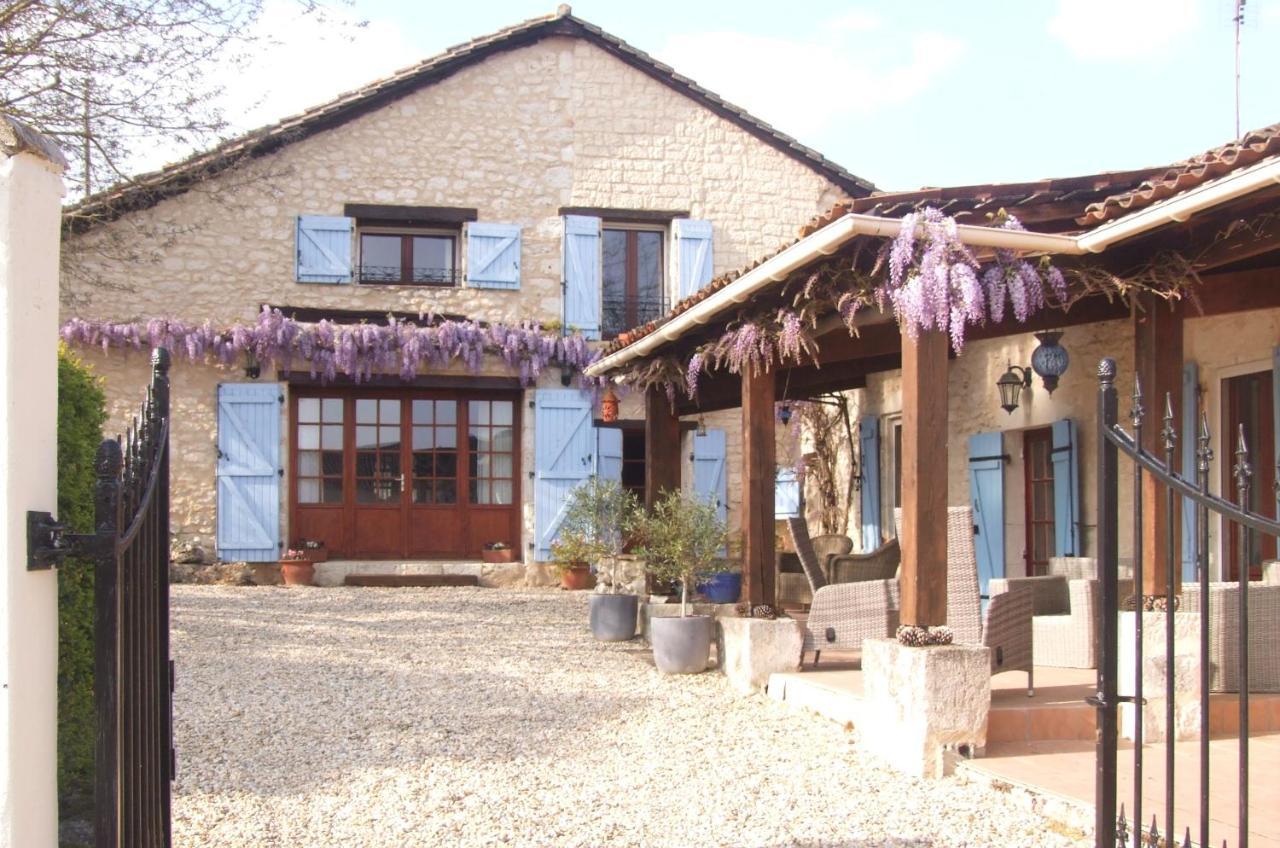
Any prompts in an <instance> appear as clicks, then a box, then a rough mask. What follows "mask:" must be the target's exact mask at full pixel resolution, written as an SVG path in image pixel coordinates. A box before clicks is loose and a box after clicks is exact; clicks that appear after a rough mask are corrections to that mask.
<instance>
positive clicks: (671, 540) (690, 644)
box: [638, 492, 730, 674]
mask: <svg viewBox="0 0 1280 848" xmlns="http://www.w3.org/2000/svg"><path fill="white" fill-rule="evenodd" d="M639 537H640V547H639V551H638V553H639V554H640V555H641V556H642V557H644V558H645V560H646V562H647V565H648V568H649V571H650V573H651V574H653V576H654V577H655V578H657V579H659V580H669V581H672V582H674V583H676V584H677V585H678V586H679V587H680V616H679V617H678V618H676V617H661V616H655V617H654V618H653V619H651V620H650V622H649V625H650V640H651V641H652V642H653V661H654V664H655V665H657V667H658V670H659V671H663V672H666V673H668V674H696V673H698V672H702V671H706V669H707V664H708V663H709V662H710V660H711V638H712V635H713V633H714V630H715V622H714V621H712V619H711V616H709V615H689V614H688V612H689V594H690V592H691V591H692V590H693V588H694V583H695V581H696V580H697V579H698V577H699V576H700V575H706V574H717V573H719V572H721V571H725V570H727V569H728V568H729V565H730V564H729V561H728V560H725V559H721V558H720V549H721V548H722V547H724V545H725V541H726V533H725V526H724V522H723V521H721V520H720V516H719V515H718V514H717V512H716V507H715V504H713V503H710V502H708V501H705V500H703V499H702V498H698V497H693V496H690V495H686V494H684V493H683V492H667V493H666V494H665V495H663V496H662V498H661V499H660V500H659V501H658V502H657V503H656V504H655V505H654V507H653V510H652V512H650V513H649V514H648V515H647V516H645V517H644V518H643V519H642V520H641V522H640V525H639Z"/></svg>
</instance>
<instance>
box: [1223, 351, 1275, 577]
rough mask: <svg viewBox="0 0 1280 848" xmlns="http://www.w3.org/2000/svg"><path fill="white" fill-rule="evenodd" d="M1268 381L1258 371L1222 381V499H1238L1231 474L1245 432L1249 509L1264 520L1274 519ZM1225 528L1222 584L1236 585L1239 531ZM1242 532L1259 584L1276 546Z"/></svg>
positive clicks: (1265, 373)
mask: <svg viewBox="0 0 1280 848" xmlns="http://www.w3.org/2000/svg"><path fill="white" fill-rule="evenodd" d="M1271 379H1272V378H1271V372H1270V371H1259V372H1257V373H1254V374H1242V375H1240V376H1239V377H1229V378H1227V379H1225V380H1223V381H1222V417H1223V422H1222V424H1223V428H1222V434H1223V436H1222V444H1223V449H1222V450H1223V453H1224V454H1226V456H1225V457H1224V459H1225V460H1226V461H1225V462H1220V463H1219V465H1220V466H1221V467H1222V494H1223V497H1226V498H1228V499H1230V500H1232V501H1235V499H1236V483H1235V478H1234V477H1233V476H1232V474H1231V470H1232V468H1233V466H1234V465H1235V451H1236V444H1237V442H1238V441H1239V438H1240V431H1241V429H1242V428H1243V430H1244V438H1245V443H1246V444H1248V446H1249V463H1250V464H1251V465H1252V466H1253V480H1252V483H1251V485H1250V490H1249V504H1248V508H1249V509H1250V510H1252V511H1253V512H1260V513H1262V514H1263V515H1273V514H1275V482H1276V446H1275V429H1274V422H1275V413H1274V412H1273V407H1272V405H1271V402H1272V388H1271ZM1224 523H1226V524H1227V526H1228V530H1227V550H1226V558H1225V560H1226V563H1227V574H1226V579H1228V580H1238V579H1240V541H1241V537H1240V527H1239V526H1238V525H1236V524H1232V523H1231V522H1224ZM1246 532H1248V533H1249V534H1250V535H1251V536H1252V537H1253V538H1252V545H1251V546H1250V547H1251V549H1252V551H1253V556H1252V558H1251V559H1250V562H1249V579H1251V580H1261V579H1262V563H1263V561H1264V560H1269V559H1275V558H1276V540H1275V539H1274V538H1273V537H1271V536H1267V535H1265V534H1261V533H1259V532H1258V531H1257V530H1248V531H1246Z"/></svg>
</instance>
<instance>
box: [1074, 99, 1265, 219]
mask: <svg viewBox="0 0 1280 848" xmlns="http://www.w3.org/2000/svg"><path fill="white" fill-rule="evenodd" d="M1278 154H1280V124H1272V125H1271V126H1268V127H1263V128H1261V129H1257V130H1251V131H1250V132H1247V133H1245V134H1244V135H1243V136H1242V137H1240V138H1238V139H1236V140H1235V141H1232V142H1229V143H1228V144H1224V145H1222V146H1221V147H1215V148H1213V149H1212V150H1207V151H1205V152H1204V153H1201V154H1200V155H1198V156H1192V157H1191V158H1190V159H1186V160H1184V161H1182V162H1178V163H1177V164H1175V165H1171V166H1169V167H1167V168H1162V169H1160V170H1159V171H1158V172H1157V173H1156V174H1155V175H1153V176H1152V177H1151V178H1150V179H1147V180H1144V181H1143V182H1142V184H1141V185H1139V186H1137V187H1136V188H1133V189H1130V190H1128V191H1123V192H1120V193H1118V194H1112V195H1110V196H1108V197H1106V198H1105V199H1103V200H1101V201H1099V202H1097V203H1093V204H1091V205H1090V206H1089V207H1088V209H1086V210H1085V214H1084V215H1082V216H1081V217H1080V218H1079V223H1081V224H1085V225H1090V226H1092V225H1095V224H1100V223H1102V222H1103V221H1107V220H1110V219H1112V218H1118V217H1120V216H1121V215H1125V214H1127V213H1129V212H1135V211H1137V210H1138V209H1142V208H1143V207H1146V206H1150V205H1152V204H1153V203H1157V202H1159V201H1161V200H1165V199H1167V198H1170V197H1172V196H1173V195H1175V194H1180V193H1181V192H1184V191H1187V190H1188V189H1192V188H1195V187H1196V186H1198V185H1201V184H1203V183H1206V182H1208V181H1209V180H1212V179H1216V178H1218V177H1221V176H1224V175H1226V174H1229V173H1231V172H1232V171H1236V170H1239V169H1241V168H1247V167H1248V166H1250V165H1252V164H1254V163H1256V162H1259V161H1261V160H1263V159H1266V158H1268V157H1270V156H1275V155H1278Z"/></svg>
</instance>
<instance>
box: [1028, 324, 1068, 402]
mask: <svg viewBox="0 0 1280 848" xmlns="http://www.w3.org/2000/svg"><path fill="white" fill-rule="evenodd" d="M1061 338H1062V331H1061V330H1046V331H1045V332H1042V333H1036V341H1038V342H1040V344H1039V345H1038V346H1037V347H1036V349H1035V350H1034V351H1033V352H1032V354H1031V368H1032V369H1033V370H1034V371H1035V372H1036V373H1037V374H1039V375H1040V379H1041V380H1043V381H1044V387H1045V389H1047V390H1048V392H1049V394H1053V390H1054V389H1056V388H1058V378H1060V377H1061V376H1062V375H1063V374H1065V373H1067V366H1069V365H1070V364H1071V357H1070V356H1068V355H1067V349H1066V348H1065V347H1063V346H1062V345H1061V344H1059V343H1058V340H1059V339H1061Z"/></svg>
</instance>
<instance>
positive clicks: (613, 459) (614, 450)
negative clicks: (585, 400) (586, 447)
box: [596, 427, 622, 483]
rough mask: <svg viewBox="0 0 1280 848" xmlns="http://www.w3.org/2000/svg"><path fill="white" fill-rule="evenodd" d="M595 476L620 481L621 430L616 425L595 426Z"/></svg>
mask: <svg viewBox="0 0 1280 848" xmlns="http://www.w3.org/2000/svg"><path fill="white" fill-rule="evenodd" d="M596 476H597V477H599V478H600V479H601V480H613V481H614V482H616V483H621V482H622V431H621V430H619V429H618V428H617V427H597V428H596Z"/></svg>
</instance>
